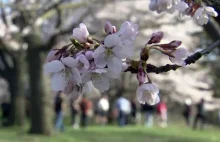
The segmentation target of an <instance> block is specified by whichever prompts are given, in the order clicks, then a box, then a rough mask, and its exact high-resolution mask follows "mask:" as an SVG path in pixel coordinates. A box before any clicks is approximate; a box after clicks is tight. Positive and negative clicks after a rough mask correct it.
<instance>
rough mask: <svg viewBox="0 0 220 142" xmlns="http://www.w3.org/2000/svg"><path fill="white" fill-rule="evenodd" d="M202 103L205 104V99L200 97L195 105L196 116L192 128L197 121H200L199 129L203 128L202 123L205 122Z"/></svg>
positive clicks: (194, 127)
mask: <svg viewBox="0 0 220 142" xmlns="http://www.w3.org/2000/svg"><path fill="white" fill-rule="evenodd" d="M204 105H205V100H204V99H203V98H202V99H201V100H200V102H199V103H198V104H197V106H196V108H197V113H196V116H195V119H194V123H193V129H196V128H197V123H198V121H200V129H201V130H203V129H204V123H205V108H204Z"/></svg>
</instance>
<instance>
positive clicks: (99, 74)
mask: <svg viewBox="0 0 220 142" xmlns="http://www.w3.org/2000/svg"><path fill="white" fill-rule="evenodd" d="M106 73H107V70H105V69H95V70H91V71H89V72H87V73H85V74H83V76H82V82H83V83H87V82H89V81H92V84H93V85H94V87H95V88H97V89H98V90H99V91H101V92H104V91H106V90H108V89H109V86H110V84H109V79H108V77H107V75H106Z"/></svg>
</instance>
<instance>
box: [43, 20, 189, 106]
mask: <svg viewBox="0 0 220 142" xmlns="http://www.w3.org/2000/svg"><path fill="white" fill-rule="evenodd" d="M138 28H139V27H138V25H137V24H134V23H132V22H128V21H126V22H124V23H123V24H122V25H121V27H120V29H119V30H118V31H117V30H116V27H115V26H113V25H112V24H111V23H110V22H106V24H105V26H104V29H105V32H106V36H105V37H104V39H103V40H98V39H95V38H93V37H91V36H90V35H89V32H88V30H87V27H86V26H85V24H83V23H81V24H80V25H79V27H77V28H75V29H73V35H72V38H71V44H69V45H65V46H64V47H62V48H61V49H54V50H52V51H50V52H49V54H48V56H47V62H46V63H45V65H44V71H45V73H49V74H50V75H51V88H52V90H53V91H63V93H65V94H67V95H69V94H75V95H76V94H82V93H86V92H89V91H90V90H91V87H92V86H94V87H95V88H97V89H98V90H99V91H101V92H104V91H107V90H108V89H109V88H110V83H109V81H110V79H116V78H118V77H119V76H120V73H121V72H124V71H125V70H126V69H127V68H128V67H129V66H132V67H133V68H137V69H138V71H137V79H138V81H139V86H138V88H137V93H136V94H137V100H138V101H139V102H140V103H143V104H144V103H148V104H150V105H154V104H156V103H158V102H159V100H160V99H159V96H158V94H159V90H158V88H157V87H156V86H155V85H154V84H152V82H151V80H150V78H149V76H148V75H147V72H146V65H147V60H148V57H149V52H150V50H153V49H155V50H159V51H160V52H161V53H163V54H165V55H167V56H169V59H170V61H171V62H173V63H175V64H177V65H180V66H184V65H185V62H184V60H183V59H184V58H185V57H186V50H185V49H184V48H179V46H180V45H181V41H177V40H174V41H171V42H170V43H160V42H161V40H162V38H163V35H164V34H163V32H156V33H153V34H152V36H151V38H150V39H149V41H148V42H147V43H146V45H145V47H144V48H142V50H141V52H140V60H139V61H133V60H131V58H132V55H133V52H134V41H135V39H136V36H137V34H138ZM132 62H136V63H137V64H132Z"/></svg>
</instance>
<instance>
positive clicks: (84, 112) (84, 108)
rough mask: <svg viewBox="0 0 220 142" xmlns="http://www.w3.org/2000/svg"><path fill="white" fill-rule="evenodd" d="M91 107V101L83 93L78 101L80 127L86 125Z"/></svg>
mask: <svg viewBox="0 0 220 142" xmlns="http://www.w3.org/2000/svg"><path fill="white" fill-rule="evenodd" d="M91 109H92V103H91V101H90V100H89V99H88V98H87V97H86V95H85V94H83V96H82V100H81V102H80V110H81V117H80V125H81V127H82V128H85V127H87V126H88V122H89V116H90V113H91Z"/></svg>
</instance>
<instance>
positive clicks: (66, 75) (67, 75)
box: [64, 67, 72, 80]
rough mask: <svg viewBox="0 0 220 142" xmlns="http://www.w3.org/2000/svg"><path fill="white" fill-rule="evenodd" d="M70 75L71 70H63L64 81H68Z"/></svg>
mask: <svg viewBox="0 0 220 142" xmlns="http://www.w3.org/2000/svg"><path fill="white" fill-rule="evenodd" d="M71 75H72V71H71V68H67V67H66V68H65V69H64V77H65V79H66V80H67V79H69V78H70V77H71Z"/></svg>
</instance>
